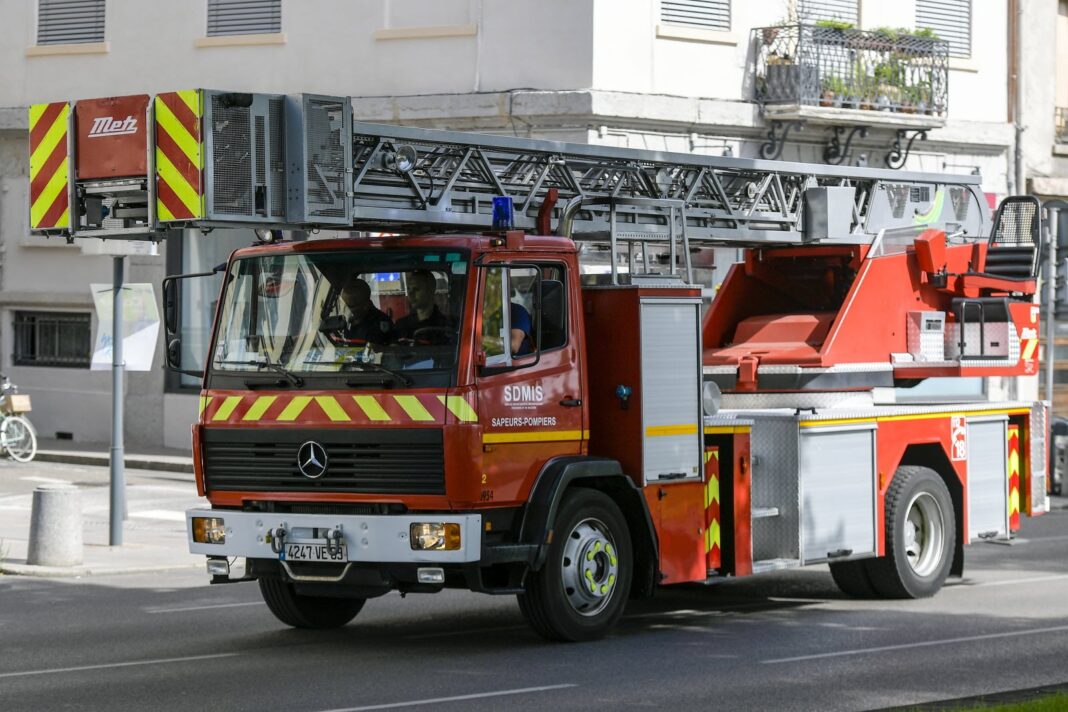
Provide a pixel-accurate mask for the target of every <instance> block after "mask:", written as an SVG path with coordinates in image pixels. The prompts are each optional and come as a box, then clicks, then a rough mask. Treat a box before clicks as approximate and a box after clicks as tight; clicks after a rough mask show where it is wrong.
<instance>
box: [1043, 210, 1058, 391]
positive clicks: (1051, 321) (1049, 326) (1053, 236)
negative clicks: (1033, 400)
mask: <svg viewBox="0 0 1068 712" xmlns="http://www.w3.org/2000/svg"><path fill="white" fill-rule="evenodd" d="M1060 214H1061V211H1060V208H1050V209H1049V211H1048V215H1049V217H1048V219H1047V222H1046V243H1047V244H1046V255H1047V257H1046V313H1045V315H1044V316H1045V317H1046V364H1045V365H1046V400H1047V401H1049V402H1050V403H1053V363H1054V361H1055V360H1056V359H1055V356H1054V354H1055V352H1056V349H1055V348H1054V346H1053V342H1054V339H1056V337H1057V228H1058V227H1059V225H1057V221H1058V219H1059V218H1060Z"/></svg>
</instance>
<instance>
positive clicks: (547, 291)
mask: <svg viewBox="0 0 1068 712" xmlns="http://www.w3.org/2000/svg"><path fill="white" fill-rule="evenodd" d="M539 272H540V275H539ZM563 275H564V270H563V268H562V267H560V266H555V265H548V266H540V267H537V268H535V267H513V268H511V269H504V268H503V267H501V266H494V267H490V268H489V269H487V270H486V279H485V283H484V286H483V289H484V291H483V294H484V296H483V306H482V349H483V351H484V352H485V354H486V365H487V366H497V365H507V364H509V363H511V360H512V358H513V357H514V358H523V357H524V356H529V355H532V354H534V353H535V352H537V351H538V350H539V349H540V350H541V351H548V350H550V349H556V348H560V347H561V346H563V345H564V344H565V343H567V309H566V308H565V307H566V295H565V290H564V276H563ZM539 277H540V279H539ZM539 283H540V285H541V302H540V304H539V303H538V297H537V290H538V285H539ZM505 294H509V295H510V298H509V299H507V300H506V299H505V298H504V295H505ZM506 303H507V305H508V309H507V310H506V309H505V304H506ZM539 311H540V318H541V341H540V343H538V318H539ZM506 336H508V337H509V338H507V339H506V338H505V337H506Z"/></svg>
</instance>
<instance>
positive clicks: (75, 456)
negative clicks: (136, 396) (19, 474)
mask: <svg viewBox="0 0 1068 712" xmlns="http://www.w3.org/2000/svg"><path fill="white" fill-rule="evenodd" d="M34 460H36V461H39V462H60V463H66V464H68V465H97V466H102V467H107V466H108V465H110V464H111V457H110V456H109V455H103V454H101V455H96V454H92V453H82V452H63V451H61V450H39V451H38V452H37V456H36V457H35V458H34ZM123 463H124V465H125V466H126V467H128V468H130V469H132V470H155V471H158V472H183V473H186V474H193V463H192V461H189V462H182V461H181V460H176V461H173V462H172V461H170V460H159V459H153V458H147V457H144V456H138V455H132V456H131V455H127V456H126V457H125V458H123Z"/></svg>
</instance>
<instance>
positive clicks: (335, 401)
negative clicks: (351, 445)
mask: <svg viewBox="0 0 1068 712" xmlns="http://www.w3.org/2000/svg"><path fill="white" fill-rule="evenodd" d="M447 419H448V420H449V421H450V422H454V423H455V422H460V423H475V422H478V413H477V412H476V411H475V409H474V407H473V406H472V405H471V403H470V401H468V400H467V399H466V398H464V397H463V396H454V395H446V394H444V393H442V394H438V393H409V394H358V395H352V394H345V395H339V394H319V395H291V394H285V395H258V394H235V395H225V394H213V395H202V396H201V397H200V422H201V423H202V424H205V425H207V424H223V423H226V424H230V425H253V424H267V423H272V424H274V423H277V424H281V425H322V424H327V423H349V424H352V425H405V424H406V425H412V424H416V425H418V424H432V423H438V424H444V423H445V422H446V420H447Z"/></svg>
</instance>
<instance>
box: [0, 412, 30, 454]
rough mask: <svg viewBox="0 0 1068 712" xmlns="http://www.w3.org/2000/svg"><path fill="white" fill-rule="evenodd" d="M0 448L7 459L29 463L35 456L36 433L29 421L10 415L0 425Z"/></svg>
mask: <svg viewBox="0 0 1068 712" xmlns="http://www.w3.org/2000/svg"><path fill="white" fill-rule="evenodd" d="M0 447H3V449H4V450H5V451H7V454H8V457H10V458H11V459H12V460H17V461H18V462H29V461H30V460H32V459H33V458H34V457H35V456H36V455H37V433H36V432H34V429H33V426H32V425H30V421H28V420H26V418H24V417H22V416H21V415H10V416H8V417H6V418H4V421H3V423H0Z"/></svg>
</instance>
